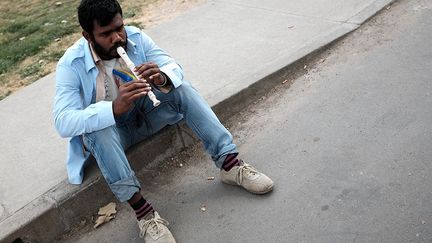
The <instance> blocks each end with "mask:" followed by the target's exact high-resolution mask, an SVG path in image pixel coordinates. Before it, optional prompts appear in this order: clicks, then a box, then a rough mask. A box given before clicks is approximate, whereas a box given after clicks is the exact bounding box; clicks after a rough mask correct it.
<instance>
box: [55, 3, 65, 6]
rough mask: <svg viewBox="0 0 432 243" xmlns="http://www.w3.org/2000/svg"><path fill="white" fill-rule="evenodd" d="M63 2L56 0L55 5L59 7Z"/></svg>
mask: <svg viewBox="0 0 432 243" xmlns="http://www.w3.org/2000/svg"><path fill="white" fill-rule="evenodd" d="M62 4H63V3H62V2H56V3H55V5H56V6H57V7H58V6H61V5H62Z"/></svg>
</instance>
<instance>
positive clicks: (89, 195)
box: [0, 0, 394, 242]
mask: <svg viewBox="0 0 432 243" xmlns="http://www.w3.org/2000/svg"><path fill="white" fill-rule="evenodd" d="M392 2H394V0H381V1H378V2H376V3H374V4H371V5H370V6H368V7H367V8H365V9H363V10H362V11H361V12H359V13H358V14H357V15H355V16H354V17H352V18H351V19H350V20H349V21H347V23H350V24H353V25H352V26H353V27H352V28H351V29H347V30H346V31H343V32H341V33H337V35H334V33H333V35H328V36H323V37H322V40H324V41H322V42H321V43H320V44H319V46H316V45H315V46H314V45H312V46H313V47H310V46H304V47H303V48H301V50H299V51H298V52H296V53H295V54H294V55H291V56H290V57H288V59H287V60H286V65H285V66H282V67H275V68H274V70H268V71H267V72H268V73H267V74H265V75H263V77H255V78H256V79H257V81H256V82H254V83H253V84H252V85H249V86H248V87H244V88H242V89H241V90H238V91H235V92H233V93H230V95H229V97H227V98H225V99H224V100H223V101H221V102H219V103H217V104H215V105H213V106H212V108H213V110H214V111H215V112H216V113H217V114H218V116H219V118H220V119H221V120H222V121H224V120H225V119H226V118H227V117H229V116H231V115H232V114H235V113H237V112H238V111H240V110H242V108H244V107H246V106H248V105H249V104H251V103H253V102H254V101H255V100H257V99H258V98H259V97H261V96H262V95H264V94H266V93H267V91H268V90H270V89H271V88H272V87H275V86H276V85H278V84H280V83H281V82H282V80H284V79H293V78H294V77H296V76H298V75H301V74H302V73H301V71H299V70H303V66H304V65H305V64H308V63H313V61H314V60H315V59H316V57H317V56H318V55H319V54H321V53H322V52H323V51H325V50H326V49H328V47H330V46H332V45H334V44H335V43H336V42H337V41H338V40H340V39H342V38H344V37H345V36H346V35H348V34H349V33H351V32H352V31H354V30H356V29H357V28H358V27H359V26H360V25H361V24H362V23H364V22H365V21H367V20H368V19H370V18H371V17H373V16H374V15H376V14H377V13H379V11H380V10H382V9H383V8H385V7H386V6H388V5H389V4H391V3H392ZM330 36H333V38H331V39H329V37H330ZM334 36H336V38H334ZM315 44H316V43H315ZM206 98H207V97H206ZM210 100H211V99H210ZM211 103H212V102H210V104H211ZM226 107H230V108H229V109H226ZM191 134H192V132H191V131H190V130H189V129H188V128H187V127H186V126H185V125H184V124H179V125H176V126H173V127H170V128H168V129H164V130H163V131H161V132H160V133H159V134H156V135H155V136H153V137H152V138H151V139H149V140H148V141H145V142H143V143H142V144H139V145H137V146H135V147H133V148H131V149H130V150H129V151H128V157H129V159H130V161H131V162H132V167H133V168H134V169H135V170H136V171H139V170H142V169H151V168H156V167H157V166H159V164H160V162H161V161H163V160H164V159H166V158H169V157H171V156H174V155H175V154H176V153H178V152H179V151H181V150H183V149H185V148H186V147H188V146H191V145H193V144H195V143H197V142H198V140H197V139H196V138H194V137H193V136H191ZM162 145H163V146H162ZM156 148H165V149H162V150H160V149H156ZM142 160H146V161H153V162H152V163H150V164H143V163H139V162H140V161H142ZM86 175H87V178H86V179H85V181H84V183H83V185H80V186H74V185H70V184H69V183H68V182H67V181H63V182H61V183H59V184H58V185H56V186H55V187H54V188H52V189H51V190H49V191H48V192H46V193H45V194H43V195H42V196H41V197H39V198H37V199H35V200H34V201H32V202H31V203H30V204H28V205H26V206H25V207H23V208H22V209H21V210H19V211H18V212H17V213H16V214H14V215H12V216H10V217H9V218H7V219H6V220H4V221H3V222H1V224H0V229H1V232H0V235H1V236H0V237H2V238H0V242H51V241H53V240H55V238H56V237H58V236H59V235H61V234H63V233H64V232H66V231H69V230H71V229H72V228H73V226H74V225H77V224H79V223H80V222H81V221H83V220H89V218H90V216H91V215H93V214H94V213H95V212H97V210H98V208H99V207H100V206H101V205H104V204H106V203H108V202H110V201H114V200H116V199H115V198H114V196H113V195H112V193H111V191H110V190H109V188H108V186H107V185H106V183H105V181H104V179H103V178H102V177H101V175H100V173H99V171H98V169H97V168H96V165H95V163H92V165H91V166H89V168H87V171H86ZM95 198H97V200H95ZM87 202H91V203H87ZM0 209H1V205H0Z"/></svg>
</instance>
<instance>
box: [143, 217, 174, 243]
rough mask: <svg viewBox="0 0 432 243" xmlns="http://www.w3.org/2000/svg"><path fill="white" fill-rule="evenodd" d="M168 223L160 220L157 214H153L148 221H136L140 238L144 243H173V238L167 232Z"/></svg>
mask: <svg viewBox="0 0 432 243" xmlns="http://www.w3.org/2000/svg"><path fill="white" fill-rule="evenodd" d="M167 225H168V221H166V220H165V219H163V218H161V217H160V216H159V214H158V212H156V211H155V212H154V214H153V217H151V218H150V219H147V220H146V219H141V220H140V221H138V226H139V228H140V237H141V238H144V242H145V243H175V242H176V241H175V239H174V236H173V235H172V234H171V232H170V231H169V229H168V227H167Z"/></svg>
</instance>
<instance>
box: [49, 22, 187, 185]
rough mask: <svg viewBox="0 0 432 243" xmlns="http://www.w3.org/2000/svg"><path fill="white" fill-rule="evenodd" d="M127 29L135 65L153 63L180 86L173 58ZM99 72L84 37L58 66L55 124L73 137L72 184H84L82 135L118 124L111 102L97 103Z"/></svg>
mask: <svg viewBox="0 0 432 243" xmlns="http://www.w3.org/2000/svg"><path fill="white" fill-rule="evenodd" d="M125 28H126V32H127V36H128V43H127V54H128V56H129V58H130V59H131V60H132V62H134V63H135V65H139V64H142V63H145V62H154V63H156V64H157V65H158V66H159V68H160V70H161V71H162V72H164V73H165V74H166V75H167V76H168V77H169V78H170V79H171V81H172V83H173V86H174V88H177V87H178V86H180V85H181V84H182V82H183V81H182V80H183V70H182V68H181V67H180V66H179V65H178V64H177V63H176V62H175V61H174V59H172V58H171V57H170V56H169V55H168V54H166V53H165V52H164V51H163V50H162V49H160V48H159V47H158V46H156V44H155V43H154V42H153V40H152V39H151V38H150V37H149V36H147V35H146V34H144V33H143V32H142V31H141V30H139V29H138V28H135V27H131V26H126V27H125ZM98 73H99V70H98V69H97V67H96V64H95V62H94V60H93V57H92V54H91V51H90V47H89V43H88V42H87V40H86V39H85V38H81V39H80V40H78V41H77V42H76V43H75V44H74V45H73V46H71V47H70V48H69V49H68V50H67V51H66V52H65V54H64V55H63V57H62V58H61V59H60V60H59V62H58V64H57V69H56V94H55V100H54V110H53V114H54V123H55V127H56V129H57V131H58V133H59V134H60V136H61V137H64V138H66V137H69V138H70V141H69V147H68V154H67V161H66V163H67V172H68V177H69V182H70V183H72V184H81V183H82V181H83V177H84V162H85V160H86V159H87V158H88V156H89V155H90V154H89V153H88V152H86V151H84V149H83V144H82V140H81V137H80V135H82V134H85V133H90V132H93V131H98V130H101V129H104V128H106V127H109V126H112V125H114V124H115V120H114V114H113V110H112V102H111V101H99V102H95V100H96V77H97V75H98Z"/></svg>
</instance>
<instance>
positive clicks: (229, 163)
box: [222, 153, 240, 171]
mask: <svg viewBox="0 0 432 243" xmlns="http://www.w3.org/2000/svg"><path fill="white" fill-rule="evenodd" d="M237 155H238V153H235V154H228V155H227V157H226V158H225V161H224V163H223V165H222V169H224V170H225V171H230V170H231V169H232V168H233V167H234V166H236V165H240V160H238V159H237Z"/></svg>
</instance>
